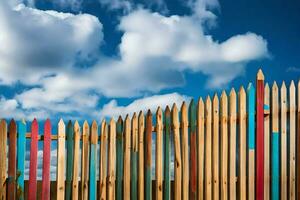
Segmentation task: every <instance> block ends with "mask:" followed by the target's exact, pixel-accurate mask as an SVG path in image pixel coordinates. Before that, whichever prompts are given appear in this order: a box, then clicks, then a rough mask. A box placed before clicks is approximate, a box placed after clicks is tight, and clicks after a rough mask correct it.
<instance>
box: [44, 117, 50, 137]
mask: <svg viewBox="0 0 300 200" xmlns="http://www.w3.org/2000/svg"><path fill="white" fill-rule="evenodd" d="M49 135H51V121H50V119H47V120H46V122H45V124H44V137H46V136H49Z"/></svg>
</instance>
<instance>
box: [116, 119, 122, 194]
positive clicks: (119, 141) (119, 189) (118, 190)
mask: <svg viewBox="0 0 300 200" xmlns="http://www.w3.org/2000/svg"><path fill="white" fill-rule="evenodd" d="M116 144H117V174H116V175H117V177H116V199H117V200H121V199H122V180H123V121H122V117H121V116H120V117H119V119H118V122H117V138H116Z"/></svg>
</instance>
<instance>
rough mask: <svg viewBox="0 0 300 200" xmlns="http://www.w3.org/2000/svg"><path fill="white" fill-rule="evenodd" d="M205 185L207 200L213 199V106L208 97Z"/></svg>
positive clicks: (206, 103) (206, 107)
mask: <svg viewBox="0 0 300 200" xmlns="http://www.w3.org/2000/svg"><path fill="white" fill-rule="evenodd" d="M205 117H206V119H205V125H206V129H205V171H204V174H205V179H204V180H205V185H204V190H205V191H204V194H205V199H206V200H209V199H212V183H211V181H212V162H211V157H212V153H211V150H212V127H211V126H212V106H211V99H210V97H209V96H208V97H207V98H206V101H205Z"/></svg>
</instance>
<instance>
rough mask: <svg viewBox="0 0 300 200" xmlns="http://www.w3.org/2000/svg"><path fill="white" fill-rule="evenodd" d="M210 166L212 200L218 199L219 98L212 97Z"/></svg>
mask: <svg viewBox="0 0 300 200" xmlns="http://www.w3.org/2000/svg"><path fill="white" fill-rule="evenodd" d="M212 139H213V140H212V151H213V152H212V166H213V168H212V169H213V199H214V200H218V199H219V98H218V96H217V94H215V95H214V97H213V135H212Z"/></svg>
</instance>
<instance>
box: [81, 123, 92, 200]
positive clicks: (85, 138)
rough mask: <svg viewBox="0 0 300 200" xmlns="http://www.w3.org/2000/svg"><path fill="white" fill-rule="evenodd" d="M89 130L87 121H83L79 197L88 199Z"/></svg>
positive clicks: (84, 199)
mask: <svg viewBox="0 0 300 200" xmlns="http://www.w3.org/2000/svg"><path fill="white" fill-rule="evenodd" d="M89 132H90V127H89V124H88V122H87V121H84V123H83V129H82V149H81V199H82V200H87V199H88V191H89V183H88V181H89V147H90V146H89Z"/></svg>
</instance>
